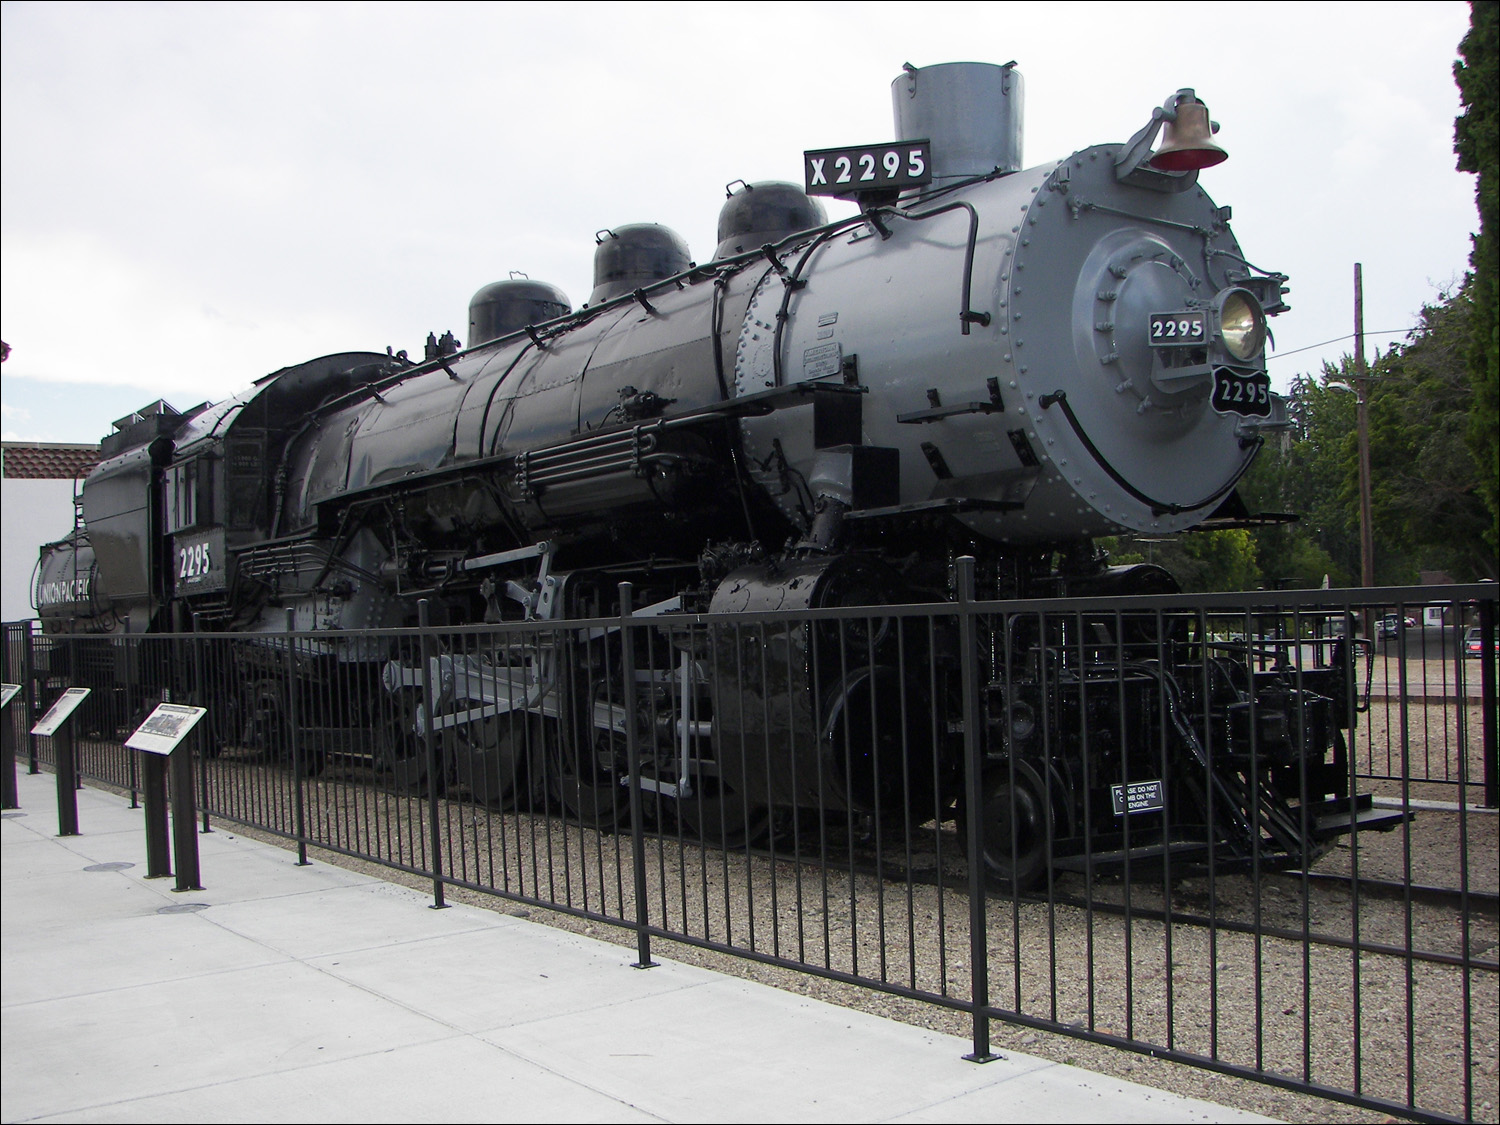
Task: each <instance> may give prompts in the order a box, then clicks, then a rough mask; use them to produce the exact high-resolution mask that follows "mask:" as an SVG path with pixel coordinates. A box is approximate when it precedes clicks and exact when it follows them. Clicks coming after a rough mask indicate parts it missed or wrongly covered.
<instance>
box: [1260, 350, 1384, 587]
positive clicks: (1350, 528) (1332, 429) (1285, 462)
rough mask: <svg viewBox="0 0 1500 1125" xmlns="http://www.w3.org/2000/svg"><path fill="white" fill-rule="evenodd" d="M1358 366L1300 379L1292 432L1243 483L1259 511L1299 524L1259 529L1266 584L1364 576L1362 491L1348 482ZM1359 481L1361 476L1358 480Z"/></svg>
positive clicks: (1338, 581)
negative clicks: (1283, 514) (1361, 572)
mask: <svg viewBox="0 0 1500 1125" xmlns="http://www.w3.org/2000/svg"><path fill="white" fill-rule="evenodd" d="M1353 378H1354V360H1353V358H1352V357H1350V356H1345V357H1344V359H1343V361H1342V362H1341V363H1340V365H1339V366H1338V367H1333V366H1330V365H1325V366H1324V368H1323V372H1322V374H1321V375H1320V376H1318V377H1314V376H1311V375H1299V376H1298V377H1297V378H1296V379H1295V380H1294V381H1293V384H1292V388H1291V393H1290V395H1289V401H1288V404H1287V406H1288V415H1289V417H1290V420H1291V423H1292V425H1291V428H1290V429H1289V430H1288V431H1287V432H1285V433H1283V434H1281V435H1279V436H1272V437H1271V438H1270V439H1269V440H1268V441H1267V443H1266V447H1265V448H1264V449H1262V450H1261V453H1260V456H1259V458H1258V459H1257V460H1256V462H1255V464H1254V465H1253V466H1252V467H1251V469H1250V472H1249V473H1247V474H1246V476H1245V479H1244V480H1243V481H1241V483H1240V492H1241V495H1242V496H1243V497H1244V498H1245V503H1246V506H1247V507H1248V508H1249V509H1250V511H1252V512H1288V513H1292V514H1294V515H1296V516H1297V517H1298V518H1297V521H1296V522H1295V523H1289V524H1280V525H1273V526H1270V527H1264V528H1259V529H1257V530H1256V531H1255V532H1254V533H1253V537H1254V540H1255V547H1256V555H1257V557H1258V559H1259V561H1260V567H1261V570H1262V572H1263V574H1264V577H1265V581H1266V584H1267V585H1278V586H1291V587H1299V588H1308V587H1316V586H1321V585H1322V584H1323V579H1324V578H1325V577H1327V578H1328V579H1329V580H1330V582H1331V583H1332V584H1333V585H1335V586H1347V585H1350V584H1352V583H1353V582H1355V581H1357V580H1358V577H1359V570H1360V568H1359V508H1358V492H1357V491H1356V492H1355V493H1354V494H1353V501H1352V502H1351V497H1350V496H1349V495H1348V494H1347V493H1346V489H1345V481H1346V479H1347V475H1348V472H1349V470H1350V468H1351V466H1353V467H1354V468H1355V470H1356V472H1357V466H1358V463H1357V461H1351V460H1350V458H1351V456H1352V452H1351V451H1352V450H1353V445H1352V442H1353V440H1354V433H1355V399H1354V395H1353V394H1352V393H1351V389H1352V387H1353ZM1356 479H1357V478H1356Z"/></svg>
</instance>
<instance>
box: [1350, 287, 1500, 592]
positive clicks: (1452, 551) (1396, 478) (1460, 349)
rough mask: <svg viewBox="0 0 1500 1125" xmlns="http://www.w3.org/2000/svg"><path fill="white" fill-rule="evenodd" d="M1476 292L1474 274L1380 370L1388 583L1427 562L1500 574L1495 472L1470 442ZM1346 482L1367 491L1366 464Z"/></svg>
mask: <svg viewBox="0 0 1500 1125" xmlns="http://www.w3.org/2000/svg"><path fill="white" fill-rule="evenodd" d="M1473 289H1474V278H1473V277H1472V276H1471V277H1470V278H1469V279H1468V281H1467V282H1466V284H1465V286H1464V288H1463V289H1462V290H1461V291H1460V292H1459V293H1457V294H1456V295H1454V296H1451V297H1449V296H1446V295H1445V296H1444V298H1443V299H1442V300H1440V301H1439V302H1438V303H1436V304H1433V305H1429V306H1427V307H1426V308H1424V309H1423V310H1422V314H1421V324H1420V325H1419V326H1418V328H1417V329H1416V330H1415V331H1413V332H1412V333H1411V335H1410V336H1409V338H1408V342H1407V343H1405V344H1401V345H1397V346H1396V347H1394V348H1392V349H1391V350H1390V351H1388V352H1387V353H1386V354H1385V355H1383V356H1379V357H1377V359H1376V361H1375V363H1374V365H1373V368H1372V378H1371V380H1370V465H1371V473H1370V479H1371V495H1372V503H1373V508H1374V519H1375V529H1376V566H1377V578H1378V580H1380V581H1383V582H1385V581H1413V580H1415V579H1416V577H1417V575H1416V571H1417V570H1418V569H1423V570H1444V571H1447V572H1449V573H1450V574H1452V575H1453V576H1454V577H1455V578H1458V579H1461V580H1472V579H1476V578H1494V577H1496V576H1497V575H1496V572H1495V571H1496V567H1495V551H1494V549H1493V547H1492V546H1491V545H1490V543H1489V538H1490V536H1489V534H1488V533H1489V532H1490V530H1491V527H1492V525H1493V520H1494V516H1493V513H1492V511H1491V509H1490V508H1489V505H1488V503H1487V501H1486V492H1485V488H1484V478H1485V475H1486V474H1485V472H1484V471H1483V469H1482V468H1481V466H1480V464H1479V463H1478V461H1477V459H1476V456H1475V450H1474V448H1473V445H1472V443H1471V442H1470V441H1469V440H1467V439H1468V437H1469V429H1470V425H1471V420H1472V417H1473V413H1474V404H1475V398H1476V393H1475V382H1476V380H1475V378H1474V375H1475V372H1474V370H1473V368H1472V366H1471V362H1470V361H1471V354H1472V352H1471V346H1470V345H1471V341H1472V340H1473V332H1472V325H1473V321H1474V319H1475V316H1476V315H1477V310H1476V308H1475V302H1474V300H1473V298H1472V296H1471V293H1472V290H1473ZM1346 445H1347V446H1348V448H1347V449H1346V453H1347V454H1348V455H1350V456H1351V457H1357V449H1354V448H1353V446H1352V443H1349V442H1347V441H1346ZM1490 483H1491V486H1493V481H1491V482H1490ZM1345 488H1346V491H1347V492H1348V493H1349V494H1350V495H1351V497H1357V495H1358V492H1357V489H1358V469H1357V462H1356V465H1355V468H1354V470H1353V471H1352V472H1349V471H1346V473H1345ZM1490 492H1491V494H1492V493H1493V487H1491V489H1490ZM1382 556H1383V557H1382Z"/></svg>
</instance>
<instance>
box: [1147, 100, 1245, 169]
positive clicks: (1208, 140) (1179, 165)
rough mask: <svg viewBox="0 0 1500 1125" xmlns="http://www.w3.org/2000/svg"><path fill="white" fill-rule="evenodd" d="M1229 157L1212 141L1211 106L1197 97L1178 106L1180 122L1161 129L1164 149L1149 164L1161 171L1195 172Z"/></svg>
mask: <svg viewBox="0 0 1500 1125" xmlns="http://www.w3.org/2000/svg"><path fill="white" fill-rule="evenodd" d="M1228 158H1229V154H1228V153H1227V152H1225V151H1224V150H1223V149H1222V148H1220V147H1219V146H1218V145H1216V144H1214V142H1213V127H1212V126H1211V125H1210V124H1209V121H1208V106H1206V105H1204V104H1203V103H1202V102H1200V101H1199V100H1198V99H1197V98H1186V97H1185V98H1183V99H1182V100H1181V101H1179V102H1178V103H1177V119H1176V120H1175V121H1168V122H1167V123H1166V127H1165V128H1164V129H1163V130H1162V142H1161V148H1159V149H1157V150H1156V152H1155V153H1154V154H1153V155H1152V157H1151V160H1150V164H1151V167H1153V168H1156V169H1158V170H1159V171H1162V172H1194V171H1197V170H1198V169H1199V168H1212V167H1213V166H1214V165H1215V164H1220V163H1222V162H1223V161H1225V160H1227V159H1228Z"/></svg>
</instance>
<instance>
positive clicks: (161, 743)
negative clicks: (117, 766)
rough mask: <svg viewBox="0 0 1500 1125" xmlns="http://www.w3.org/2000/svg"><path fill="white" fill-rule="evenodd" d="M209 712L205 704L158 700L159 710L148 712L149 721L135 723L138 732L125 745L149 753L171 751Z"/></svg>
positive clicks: (163, 753) (165, 753)
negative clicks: (192, 704) (138, 724)
mask: <svg viewBox="0 0 1500 1125" xmlns="http://www.w3.org/2000/svg"><path fill="white" fill-rule="evenodd" d="M206 714H208V709H207V708H205V707H188V706H186V705H184V704H181V703H159V704H157V706H156V710H155V711H152V712H151V714H150V715H148V716H146V721H145V722H144V723H142V724H141V725H140V726H138V727H136V729H135V733H134V734H132V735H131V736H130V737H129V738H127V739H126V740H125V745H126V746H128V747H130V749H132V750H144V751H145V752H146V753H148V754H162V755H167V754H170V753H171V752H172V751H173V750H175V749H177V744H178V743H179V742H181V741H182V740H183V739H184V738H186V737H187V734H188V731H190V730H192V729H193V728H194V727H195V726H197V725H198V720H199V719H201V718H203V716H204V715H206Z"/></svg>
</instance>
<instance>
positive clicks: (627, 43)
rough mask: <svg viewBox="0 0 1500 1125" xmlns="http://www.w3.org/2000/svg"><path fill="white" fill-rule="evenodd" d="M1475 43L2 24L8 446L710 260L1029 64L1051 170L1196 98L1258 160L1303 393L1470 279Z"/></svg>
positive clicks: (1230, 197)
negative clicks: (1180, 96)
mask: <svg viewBox="0 0 1500 1125" xmlns="http://www.w3.org/2000/svg"><path fill="white" fill-rule="evenodd" d="M1467 26H1468V5H1467V4H1463V3H1420V4H1416V3H1414V4H1394V3H1392V4H1378V3H1362V4H1316V3H1304V4H1277V3H1259V4H1237V5H1227V4H1201V3H1200V4H1181V5H1178V4H1142V3H1129V4H1126V3H1098V4H1090V3H1077V2H1075V3H1069V4H1036V3H1027V4H1011V3H984V4H939V3H929V4H924V5H921V6H913V5H909V4H880V3H865V4H859V5H852V4H822V3H815V2H814V3H801V4H785V5H783V4H774V3H762V4H752V5H745V4H722V5H721V4H714V5H707V4H705V5H701V6H700V5H693V4H676V5H671V6H666V5H662V6H659V7H658V6H655V5H652V4H649V3H636V4H629V5H626V4H588V3H569V4H540V5H537V4H528V5H510V4H453V5H447V4H440V3H428V4H422V5H420V6H418V5H406V4H398V3H379V4H328V5H321V4H306V3H298V4H274V3H260V4H254V5H250V4H163V5H156V4H121V3H109V4H85V3H71V4H38V3H5V4H4V5H3V28H0V51H3V68H0V80H3V98H0V112H3V124H0V130H3V131H0V159H3V170H0V172H3V183H0V212H3V214H0V221H3V231H0V233H3V265H0V285H3V293H0V314H3V322H0V333H3V336H4V339H5V341H6V342H7V343H9V344H10V345H11V347H12V348H13V349H14V350H13V353H12V355H11V358H10V360H9V361H8V362H6V364H5V366H4V368H3V377H0V401H3V408H4V416H3V424H0V429H3V431H4V436H5V437H6V438H9V439H15V438H20V439H26V440H42V441H76V442H93V441H97V440H98V439H99V438H100V437H101V436H103V435H104V434H105V433H106V432H108V430H109V428H110V423H111V421H113V419H115V418H117V417H119V416H121V415H122V414H125V413H127V412H128V411H129V410H131V409H134V408H135V407H138V406H141V405H144V404H145V403H147V402H149V401H151V400H153V399H155V398H158V397H165V398H166V399H167V400H168V401H169V402H171V403H173V404H174V405H175V406H177V407H179V408H186V407H189V406H192V405H195V404H196V403H198V402H201V401H203V400H205V399H207V400H217V399H221V398H224V397H226V396H228V395H231V394H234V393H235V392H237V391H239V390H241V389H243V388H244V387H246V386H247V385H248V384H249V383H250V382H251V381H252V380H254V379H256V378H258V377H259V376H261V375H263V374H265V373H266V372H268V371H272V370H275V369H277V368H280V367H283V366H286V365H288V364H292V363H298V362H301V361H302V360H305V359H310V358H312V357H314V356H317V355H322V354H326V353H329V352H334V351H342V350H349V349H368V350H377V351H383V350H384V349H385V347H386V345H388V344H389V345H393V346H394V347H396V348H398V349H399V348H407V349H410V350H412V351H415V352H418V354H420V348H421V345H422V341H423V340H424V339H425V338H426V335H427V333H428V332H429V331H437V332H438V333H441V332H443V331H444V330H445V329H452V330H453V331H454V332H455V333H456V334H457V335H459V336H460V337H462V336H463V335H464V333H465V330H466V328H467V307H468V300H469V297H470V296H471V295H472V294H473V292H474V291H475V290H476V289H478V288H480V287H481V286H483V285H484V284H486V283H488V282H490V281H494V280H498V279H500V278H503V277H505V276H507V275H508V273H509V271H511V270H521V271H524V272H526V273H527V274H529V275H530V276H531V277H533V278H539V279H542V280H545V281H550V282H552V283H554V284H557V285H559V286H561V287H562V288H563V290H564V291H565V292H566V293H567V294H568V295H569V297H570V298H571V299H572V301H573V303H574V305H575V306H576V305H578V304H581V303H582V302H583V301H584V300H586V299H587V297H588V292H589V289H590V288H591V283H592V282H591V279H592V272H591V271H592V264H591V263H592V255H593V245H594V239H593V235H594V232H595V231H597V230H599V229H601V228H606V227H613V226H618V225H621V224H624V223H629V222H644V221H649V222H660V223H665V224H666V225H668V226H670V227H672V228H673V229H675V230H677V231H678V232H679V233H680V234H682V235H683V236H684V237H685V238H686V239H687V240H688V243H689V245H690V247H691V248H692V251H693V254H694V256H695V258H698V259H700V260H701V259H706V258H708V257H709V256H711V255H712V253H713V247H714V227H715V221H716V216H717V214H718V210H719V206H720V204H721V203H722V202H723V199H724V185H725V184H726V183H727V182H729V181H731V180H734V179H737V178H743V179H747V180H756V179H789V180H794V181H799V180H800V178H801V153H802V151H803V150H804V149H808V148H825V147H831V146H835V145H840V144H859V143H867V142H873V141H879V140H885V139H892V135H893V131H894V130H893V126H892V123H891V99H890V92H889V87H890V82H891V80H892V78H894V77H895V76H896V75H897V74H898V73H899V72H900V69H901V64H902V63H904V62H907V61H910V62H912V63H914V64H916V65H918V66H927V65H931V64H933V63H939V62H952V61H961V60H976V61H983V62H995V63H1003V62H1007V61H1009V60H1011V59H1014V60H1016V61H1017V63H1018V67H1019V69H1020V71H1021V72H1022V74H1023V75H1024V76H1025V82H1026V125H1025V129H1026V133H1025V137H1026V140H1025V163H1026V164H1027V165H1028V166H1029V165H1034V164H1039V163H1041V162H1043V161H1045V160H1050V159H1056V158H1059V157H1062V156H1065V155H1067V154H1068V153H1070V152H1072V151H1074V150H1076V149H1080V148H1084V147H1087V146H1089V145H1092V144H1098V143H1103V142H1109V141H1122V140H1124V139H1126V138H1127V137H1129V135H1130V134H1131V133H1133V132H1134V131H1135V130H1136V129H1137V128H1139V127H1140V126H1141V125H1142V124H1144V122H1145V121H1146V119H1147V118H1148V116H1149V115H1150V112H1151V109H1152V107H1154V106H1157V105H1160V104H1161V103H1162V101H1163V100H1165V98H1166V97H1167V96H1168V95H1169V94H1171V93H1172V92H1173V91H1174V90H1176V89H1177V88H1179V87H1182V86H1191V87H1194V88H1196V90H1197V92H1198V95H1199V96H1200V97H1201V98H1202V99H1203V100H1204V101H1206V102H1207V103H1208V105H1209V109H1210V112H1211V113H1212V115H1213V117H1214V119H1215V120H1217V121H1219V122H1220V123H1221V124H1222V126H1223V129H1222V132H1221V133H1220V134H1219V137H1218V140H1219V143H1221V144H1222V145H1223V146H1224V147H1225V148H1226V149H1227V150H1228V152H1229V160H1228V161H1227V162H1226V163H1224V164H1222V165H1220V166H1219V167H1217V168H1213V169H1210V170H1208V171H1206V172H1204V173H1203V175H1202V184H1203V186H1204V187H1205V188H1206V189H1207V190H1208V192H1209V193H1210V194H1211V195H1212V196H1213V197H1214V199H1215V200H1216V202H1218V203H1220V204H1230V205H1232V206H1233V208H1234V227H1235V233H1236V235H1237V236H1238V238H1239V240H1240V243H1241V245H1242V247H1243V248H1244V250H1245V252H1246V255H1247V256H1248V257H1249V258H1250V260H1252V261H1253V262H1255V264H1256V265H1258V266H1261V267H1263V268H1265V269H1270V270H1280V271H1282V272H1285V273H1287V274H1290V275H1291V279H1292V280H1291V286H1292V292H1291V294H1290V296H1289V298H1288V300H1289V302H1290V304H1291V305H1292V311H1291V312H1290V313H1287V314H1285V315H1283V316H1282V317H1280V318H1278V319H1277V320H1276V321H1275V322H1274V323H1273V327H1274V329H1275V333H1276V341H1277V344H1278V346H1279V349H1280V351H1281V352H1282V353H1290V352H1293V351H1297V354H1295V355H1287V356H1286V357H1285V358H1279V359H1273V361H1272V368H1271V369H1272V372H1273V376H1274V377H1275V380H1276V383H1277V385H1278V386H1285V385H1286V383H1287V382H1288V381H1289V380H1290V378H1291V377H1292V376H1293V375H1294V374H1296V373H1297V372H1299V371H1304V370H1311V371H1316V370H1318V368H1319V365H1320V364H1321V362H1322V361H1323V360H1324V359H1330V360H1336V359H1337V358H1338V357H1339V355H1340V354H1341V353H1343V352H1345V351H1348V350H1350V349H1351V348H1352V344H1351V342H1350V341H1349V340H1347V339H1345V340H1340V341H1339V342H1337V343H1333V344H1330V345H1327V346H1325V347H1317V348H1314V347H1311V346H1312V345H1318V344H1320V343H1321V342H1322V341H1325V340H1330V339H1335V338H1338V337H1346V336H1348V334H1349V333H1350V332H1351V331H1352V325H1353V297H1352V275H1353V264H1354V263H1355V262H1356V261H1361V262H1363V263H1364V279H1365V325H1366V328H1367V330H1369V331H1370V332H1372V333H1373V332H1377V331H1381V330H1391V329H1405V328H1407V327H1409V326H1411V325H1412V324H1413V323H1414V322H1415V319H1416V314H1417V312H1418V310H1419V309H1420V307H1421V306H1422V304H1423V303H1424V302H1426V301H1430V300H1433V299H1435V297H1436V296H1437V295H1438V293H1439V291H1440V290H1442V289H1443V288H1445V287H1449V286H1452V285H1453V284H1454V283H1455V282H1456V281H1457V280H1458V279H1460V278H1461V277H1462V274H1463V271H1464V269H1465V268H1466V265H1467V261H1468V253H1469V235H1470V232H1471V231H1472V230H1474V228H1475V226H1476V224H1477V219H1476V212H1475V207H1474V183H1473V177H1472V176H1469V175H1467V174H1463V173H1459V172H1456V171H1455V170H1454V156H1453V118H1454V116H1455V115H1456V114H1457V113H1458V112H1459V109H1460V106H1459V102H1458V91H1457V88H1456V87H1455V85H1454V82H1453V73H1452V65H1453V60H1454V58H1455V56H1456V52H1457V47H1458V42H1459V40H1460V39H1461V38H1462V37H1463V35H1464V32H1465V30H1466V29H1467ZM835 213H838V212H837V211H835ZM1399 338H1400V337H1399V336H1391V335H1383V336H1372V337H1371V341H1370V344H1371V350H1373V346H1374V345H1376V344H1379V345H1381V346H1384V345H1386V344H1388V343H1389V342H1391V341H1392V340H1395V339H1399ZM1304 348H1311V350H1305V351H1302V350H1300V349H1304Z"/></svg>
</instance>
